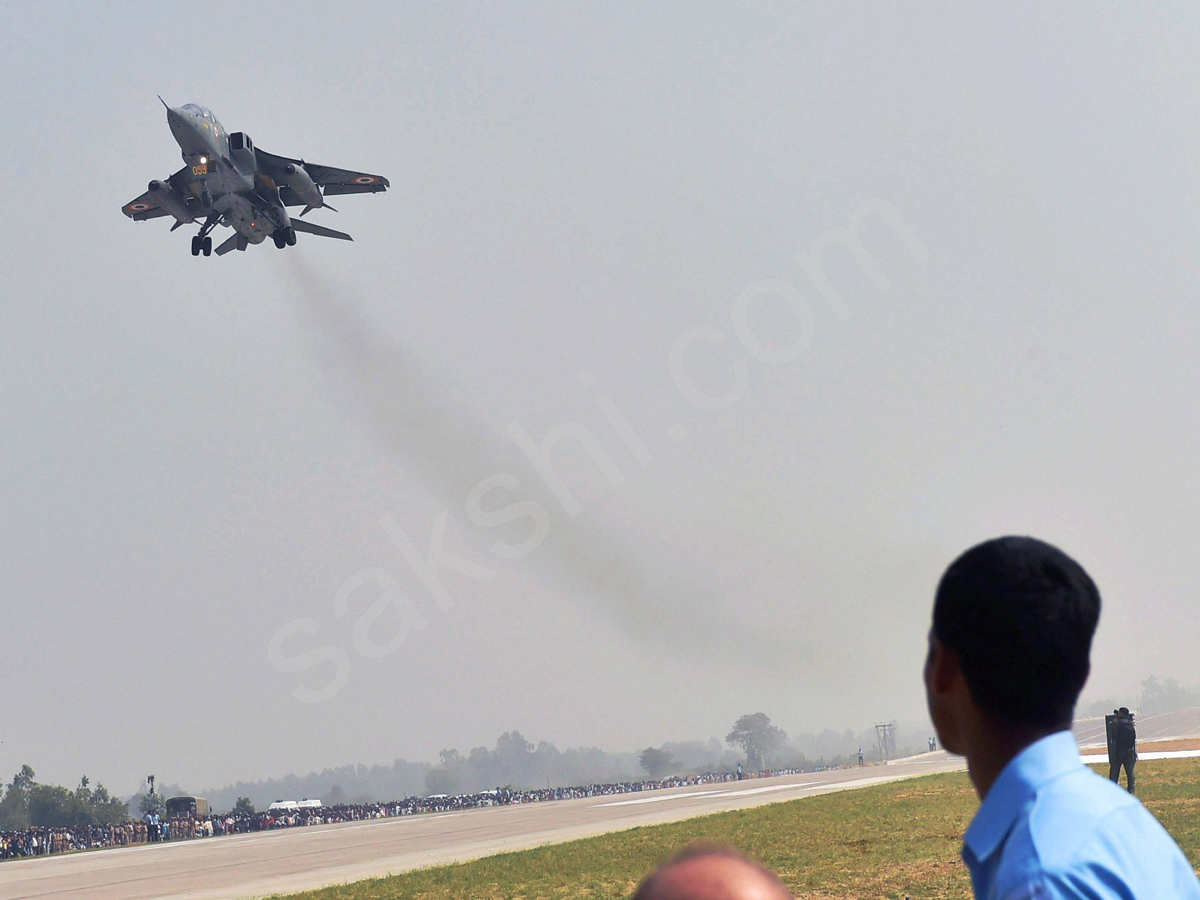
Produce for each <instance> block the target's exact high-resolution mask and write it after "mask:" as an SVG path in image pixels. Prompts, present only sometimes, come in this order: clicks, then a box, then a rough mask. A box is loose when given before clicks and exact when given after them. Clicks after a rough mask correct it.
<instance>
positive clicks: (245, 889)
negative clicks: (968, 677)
mask: <svg viewBox="0 0 1200 900" xmlns="http://www.w3.org/2000/svg"><path fill="white" fill-rule="evenodd" d="M963 767H964V765H963V761H962V760H961V759H957V758H954V759H952V758H950V757H948V756H947V755H946V754H944V753H929V754H924V755H922V756H918V757H913V758H911V759H908V760H900V761H897V762H894V763H892V764H891V765H888V766H869V767H867V768H863V769H839V770H835V771H832V772H817V773H813V774H809V775H787V776H781V777H777V778H755V779H747V780H745V781H740V782H729V783H724V784H708V785H697V786H694V787H681V788H672V789H670V790H664V791H643V792H640V793H634V794H615V795H608V796H603V797H587V798H581V799H578V800H558V801H554V802H551V803H529V804H523V805H514V806H495V807H489V808H485V809H470V810H462V811H459V812H452V813H431V814H427V815H420V816H402V817H397V818H392V819H374V820H368V821H364V822H347V823H342V824H337V825H317V826H312V827H309V828H292V829H283V830H280V831H269V832H260V833H257V834H245V835H230V836H227V837H220V838H211V839H208V840H198V841H181V842H179V843H171V844H149V845H143V846H139V847H127V848H119V849H111V850H101V851H95V852H91V853H73V854H65V855H62V856H50V857H40V858H37V859H28V860H12V861H8V862H4V863H0V900H17V898H45V900H49V898H51V897H53V898H63V900H83V898H87V900H116V898H122V900H185V898H186V900H227V898H247V897H261V896H264V895H267V894H272V893H280V892H291V891H300V890H307V889H311V888H317V887H323V886H325V885H330V884H338V883H341V882H346V881H357V880H359V879H363V878H371V877H375V876H380V875H386V874H388V873H392V872H402V871H405V870H407V869H414V868H418V867H420V866H429V865H435V864H438V863H447V862H455V861H460V860H468V859H476V858H478V857H481V856H488V855H491V854H494V853H503V852H505V851H510V850H524V849H527V848H529V847H536V846H539V845H541V844H550V843H558V842H561V841H569V840H574V839H576V838H583V837H590V836H592V835H597V834H604V833H605V832H610V831H620V830H623V829H626V828H634V827H637V826H639V825H656V824H659V823H661V822H673V821H676V820H678V819H686V818H690V817H692V816H700V815H704V814H706V813H715V812H722V811H725V810H730V809H746V808H748V807H752V806H760V805H762V804H765V803H774V802H778V801H780V800H794V799H796V798H798V797H809V796H813V795H815V794H826V793H830V792H832V791H839V790H847V789H850V788H856V787H865V786H867V785H871V784H880V783H882V782H885V781H896V780H899V779H902V778H912V777H914V776H916V775H928V774H930V773H933V772H947V771H955V770H960V769H962V768H963Z"/></svg>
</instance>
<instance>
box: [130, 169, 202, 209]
mask: <svg viewBox="0 0 1200 900" xmlns="http://www.w3.org/2000/svg"><path fill="white" fill-rule="evenodd" d="M167 181H168V182H169V183H170V185H171V186H172V187H173V188H175V190H176V191H178V192H179V193H180V194H181V195H182V196H183V197H184V199H185V200H187V198H188V197H195V196H197V195H198V193H199V189H198V188H194V183H196V179H195V178H194V177H193V176H192V170H191V167H190V166H184V167H183V168H182V169H180V170H179V171H178V172H176V173H175V174H174V175H172V176H171V177H170V178H168V179H167ZM187 202H188V203H189V205H191V201H190V200H188V201H187ZM194 211H195V210H194ZM121 212H123V213H125V215H127V216H129V218H131V219H133V220H134V221H136V222H143V221H145V220H146V219H157V218H158V217H159V216H166V215H170V213H168V212H167V211H166V210H165V209H163V208H162V207H161V206H159V205H158V203H157V202H155V200H154V195H153V194H152V193H150V192H149V191H146V193H144V194H142V195H141V196H140V197H136V198H134V199H133V200H130V201H129V202H128V203H126V204H125V205H124V206H122V207H121ZM195 214H196V215H200V213H199V212H198V211H195Z"/></svg>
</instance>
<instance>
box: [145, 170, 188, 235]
mask: <svg viewBox="0 0 1200 900" xmlns="http://www.w3.org/2000/svg"><path fill="white" fill-rule="evenodd" d="M148 187H149V189H150V196H151V197H153V198H154V202H155V203H157V204H158V205H159V206H160V207H161V208H163V209H165V210H166V211H167V212H168V213H170V214H171V215H172V216H174V217H175V221H177V222H179V224H180V225H190V224H191V223H192V222H194V221H196V217H195V216H193V215H192V212H191V210H189V209H188V205H187V201H185V200H184V199H183V198H182V197H180V196H179V194H178V193H176V191H175V189H174V188H173V187H171V186H170V185H169V184H164V183H163V182H161V181H158V180H157V179H155V180H154V181H151V182H150V184H149V185H148Z"/></svg>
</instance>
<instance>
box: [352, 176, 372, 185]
mask: <svg viewBox="0 0 1200 900" xmlns="http://www.w3.org/2000/svg"><path fill="white" fill-rule="evenodd" d="M376 180H377V179H376V178H375V176H374V175H359V176H358V177H357V178H355V179H354V183H355V184H374V183H375V182H376Z"/></svg>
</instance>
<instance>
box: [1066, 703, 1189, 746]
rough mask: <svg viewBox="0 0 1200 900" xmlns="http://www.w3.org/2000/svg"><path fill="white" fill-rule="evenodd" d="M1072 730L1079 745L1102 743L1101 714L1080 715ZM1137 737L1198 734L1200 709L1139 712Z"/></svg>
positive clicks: (1156, 738) (1140, 740) (1144, 739)
mask: <svg viewBox="0 0 1200 900" xmlns="http://www.w3.org/2000/svg"><path fill="white" fill-rule="evenodd" d="M1074 730H1075V740H1076V741H1077V742H1078V744H1079V746H1080V747H1103V746H1105V743H1106V741H1105V736H1104V719H1103V717H1100V718H1096V719H1079V720H1078V721H1076V723H1075V729H1074ZM1137 737H1138V743H1139V744H1147V743H1150V742H1151V741H1170V740H1178V739H1180V738H1195V737H1200V709H1183V710H1179V711H1178V712H1168V713H1156V714H1153V715H1144V716H1138V717H1137Z"/></svg>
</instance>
